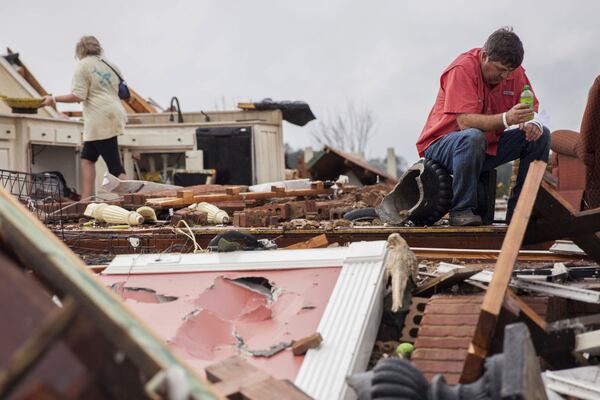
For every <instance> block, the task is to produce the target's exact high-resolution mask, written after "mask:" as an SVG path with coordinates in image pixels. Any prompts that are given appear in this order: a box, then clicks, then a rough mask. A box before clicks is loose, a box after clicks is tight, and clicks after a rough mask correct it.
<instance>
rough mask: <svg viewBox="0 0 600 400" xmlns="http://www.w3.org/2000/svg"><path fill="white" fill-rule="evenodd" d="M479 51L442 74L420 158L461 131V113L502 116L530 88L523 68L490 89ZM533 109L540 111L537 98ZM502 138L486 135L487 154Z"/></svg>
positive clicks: (419, 145) (421, 139)
mask: <svg viewBox="0 0 600 400" xmlns="http://www.w3.org/2000/svg"><path fill="white" fill-rule="evenodd" d="M480 52H481V49H478V48H477V49H472V50H469V51H468V52H466V53H463V54H461V55H459V56H458V58H456V60H454V61H453V62H452V64H450V66H449V67H448V68H446V70H445V71H444V72H443V73H442V76H441V77H440V89H439V91H438V94H437V97H436V99H435V104H434V106H433V108H432V109H431V112H430V113H429V117H428V118H427V122H426V123H425V127H424V128H423V131H422V132H421V135H420V136H419V139H418V141H417V151H418V152H419V155H420V156H421V157H422V156H423V152H424V151H425V149H427V147H429V145H431V143H433V142H435V141H436V140H438V139H440V138H441V137H443V136H445V135H447V134H448V133H450V132H455V131H459V130H460V128H459V126H458V122H457V121H456V116H457V115H458V114H487V115H493V114H500V113H503V112H505V111H508V110H510V109H511V108H512V107H513V106H514V105H515V104H517V103H518V102H519V97H520V95H521V91H522V90H523V86H525V85H529V87H530V88H531V84H530V83H529V79H528V78H527V75H525V69H524V68H523V67H518V68H517V69H515V70H514V71H513V72H512V73H511V74H510V75H509V77H508V78H507V79H505V80H504V81H502V82H500V83H499V84H498V85H496V86H494V87H490V86H488V85H487V84H486V83H485V81H484V80H483V75H482V73H481V61H480V58H479V54H480ZM531 91H533V88H532V89H531ZM534 96H535V92H534ZM534 108H535V110H536V111H537V108H538V100H537V98H535V104H534ZM500 135H502V131H501V130H499V131H496V132H493V131H492V132H485V136H486V138H487V140H488V148H487V153H488V154H491V155H494V154H496V150H497V146H498V138H499V137H500Z"/></svg>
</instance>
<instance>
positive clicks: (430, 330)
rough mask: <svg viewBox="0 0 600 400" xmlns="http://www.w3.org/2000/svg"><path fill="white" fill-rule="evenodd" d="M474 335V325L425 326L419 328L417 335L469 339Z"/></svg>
mask: <svg viewBox="0 0 600 400" xmlns="http://www.w3.org/2000/svg"><path fill="white" fill-rule="evenodd" d="M474 333H475V325H435V326H431V325H426V324H423V325H421V326H420V327H419V335H421V336H432V337H433V336H435V337H469V338H472V337H473V334H474Z"/></svg>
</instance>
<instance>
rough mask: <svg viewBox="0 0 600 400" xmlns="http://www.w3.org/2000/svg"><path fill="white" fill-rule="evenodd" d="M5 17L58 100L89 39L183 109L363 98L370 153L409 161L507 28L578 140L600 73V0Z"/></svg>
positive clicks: (78, 8)
mask: <svg viewBox="0 0 600 400" xmlns="http://www.w3.org/2000/svg"><path fill="white" fill-rule="evenodd" d="M0 15H2V23H1V24H0V46H1V48H0V50H1V52H2V53H4V48H5V47H7V46H8V47H11V48H12V49H13V51H18V52H19V53H21V56H22V60H23V61H24V62H25V63H26V64H27V66H28V67H29V68H30V69H31V71H32V72H33V73H34V74H35V75H36V77H37V78H38V80H39V81H40V82H41V83H42V85H43V86H44V87H45V88H46V90H48V91H50V92H52V93H54V94H64V93H67V92H68V90H69V87H70V81H71V75H72V72H73V69H74V67H75V64H76V60H75V59H74V46H75V43H76V42H77V40H78V39H79V38H80V37H81V36H82V35H86V34H91V35H95V36H96V37H97V38H98V39H99V40H100V42H101V43H102V45H103V47H104V49H105V51H106V56H107V58H109V59H110V60H112V61H113V62H115V63H116V64H117V65H118V66H119V67H120V69H121V70H122V72H123V73H124V75H125V78H126V80H127V81H128V83H129V84H130V85H131V86H132V87H133V88H135V90H137V91H138V92H139V93H140V94H141V95H142V96H145V97H152V98H153V99H155V100H157V101H158V102H159V103H160V104H162V105H167V103H168V101H169V99H170V98H171V96H173V95H176V96H178V97H179V99H180V101H181V107H182V109H183V111H198V110H211V109H214V108H215V105H218V106H219V107H220V108H222V104H223V102H225V104H227V105H229V106H231V105H233V104H234V103H235V102H237V101H248V100H261V99H263V98H265V97H271V98H273V99H276V100H304V101H306V102H308V103H309V105H310V106H311V108H312V110H313V112H314V113H315V115H316V116H317V117H319V116H326V115H327V114H328V113H329V114H335V113H336V110H339V109H342V108H343V107H344V106H345V104H346V103H347V102H348V101H352V102H354V103H355V105H357V106H362V107H368V108H370V109H371V110H372V111H373V114H374V117H375V121H376V133H375V136H374V137H373V139H372V140H371V141H370V143H369V146H368V149H367V155H368V156H370V157H382V156H384V154H385V149H386V148H387V147H389V146H393V147H394V148H395V149H396V152H397V154H400V155H401V156H403V157H404V158H405V159H406V160H407V161H408V162H411V163H412V162H413V161H416V160H417V158H418V156H417V153H416V150H415V145H414V143H415V141H416V139H417V137H418V135H419V133H420V131H421V129H422V126H423V123H424V121H425V118H426V117H427V114H428V113H429V110H430V109H431V106H432V104H433V101H434V98H435V95H436V93H437V90H438V85H439V75H440V73H441V71H442V70H443V69H444V68H445V67H446V66H447V65H448V64H449V63H450V62H451V61H452V60H453V59H454V58H455V57H456V56H457V55H458V54H459V53H461V52H463V51H466V50H468V49H470V48H473V47H480V46H481V45H482V44H483V42H484V41H485V39H486V38H487V36H488V35H489V34H490V33H491V32H492V31H494V30H495V29H497V28H498V27H500V26H503V25H511V26H513V27H514V29H515V32H516V33H517V34H518V35H519V36H520V37H521V39H522V41H523V43H524V47H525V60H524V64H523V65H524V67H525V68H526V70H527V73H528V75H529V78H530V80H531V81H532V84H533V87H534V89H535V90H536V93H537V95H538V97H539V98H540V101H541V105H542V107H543V108H544V109H546V110H547V112H548V113H549V115H550V117H551V122H550V127H551V129H559V128H568V129H574V130H578V129H579V124H580V120H581V115H582V113H583V108H584V105H585V102H586V100H587V91H588V89H589V87H590V85H591V83H592V81H593V80H594V78H595V77H596V76H597V75H598V74H599V73H600V55H599V51H600V50H599V49H600V47H599V46H598V40H599V39H600V24H599V23H598V21H597V19H598V18H597V17H598V15H600V2H598V1H595V0H589V1H572V2H569V1H565V0H550V1H536V2H534V1H523V0H521V1H509V0H505V1H501V2H493V3H492V2H488V1H480V0H479V1H477V0H472V1H471V0H463V1H417V2H415V1H410V2H409V1H400V0H389V1H384V0H380V1H341V0H339V1H338V0H336V1H331V0H317V1H315V0H303V1H293V2H292V1H282V0H272V1H266V0H264V1H263V0H253V1H228V0H214V1H201V0H195V1H175V0H171V1H160V2H159V1H148V0H147V1H139V2H138V1H123V0H121V1H114V0H104V1H102V2H97V1H96V2H88V1H47V0H44V1H41V0H29V1H21V2H16V1H7V0H2V1H1V2H0ZM69 107H71V109H72V108H73V107H72V106H64V107H62V109H63V110H66V109H69ZM313 124H314V122H311V123H309V124H308V125H306V126H305V127H303V128H297V127H294V126H292V125H289V124H287V123H286V124H285V126H284V139H285V141H286V142H287V143H289V144H290V145H291V146H292V147H305V146H309V145H313V146H315V143H314V142H313V139H312V138H311V136H310V131H311V126H312V125H313Z"/></svg>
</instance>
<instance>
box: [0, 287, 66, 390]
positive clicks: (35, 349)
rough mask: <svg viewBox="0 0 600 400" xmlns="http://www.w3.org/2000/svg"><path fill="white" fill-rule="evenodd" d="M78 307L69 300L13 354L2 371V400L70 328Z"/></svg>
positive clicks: (0, 383) (52, 313)
mask: <svg viewBox="0 0 600 400" xmlns="http://www.w3.org/2000/svg"><path fill="white" fill-rule="evenodd" d="M76 311H77V306H76V304H75V302H74V301H73V299H71V298H67V299H66V300H65V301H64V303H63V307H62V308H56V309H54V310H53V311H52V312H51V313H50V316H49V317H48V318H46V320H45V321H44V323H43V324H42V326H41V327H40V328H39V329H38V330H37V332H35V333H34V334H33V335H31V336H29V337H28V338H27V341H26V342H25V343H24V344H23V345H22V346H21V347H20V348H19V349H17V351H16V352H15V353H14V354H13V356H12V358H11V360H10V361H9V363H8V366H7V367H6V368H5V369H4V370H2V371H0V398H5V397H7V396H8V394H9V393H10V391H11V390H12V389H13V388H15V387H16V386H17V384H18V383H19V382H21V380H22V379H23V378H24V377H25V376H26V375H27V372H28V371H29V370H31V368H32V367H33V366H34V365H35V363H36V362H37V361H38V360H40V359H41V358H42V357H43V356H44V354H46V353H47V352H48V350H50V348H51V347H52V345H53V344H54V342H55V341H56V340H57V339H58V338H59V337H60V336H61V335H62V333H63V332H64V331H65V330H66V329H67V328H68V327H69V324H70V323H71V321H73V318H74V316H75V313H76Z"/></svg>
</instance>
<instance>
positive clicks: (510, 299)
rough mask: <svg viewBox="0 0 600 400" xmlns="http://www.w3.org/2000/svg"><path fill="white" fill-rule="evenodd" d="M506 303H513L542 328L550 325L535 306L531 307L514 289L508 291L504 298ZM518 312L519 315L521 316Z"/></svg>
mask: <svg viewBox="0 0 600 400" xmlns="http://www.w3.org/2000/svg"><path fill="white" fill-rule="evenodd" d="M504 301H505V302H506V303H512V305H514V306H515V307H516V308H517V309H518V311H520V313H523V314H524V315H525V316H526V317H527V318H529V319H530V320H531V322H533V323H534V324H536V325H537V326H538V327H539V328H540V329H542V330H546V328H547V327H548V323H547V322H546V321H545V320H544V319H543V318H542V317H540V315H539V314H538V313H536V312H535V311H534V310H533V308H531V307H530V306H529V305H528V304H527V303H525V302H524V301H523V300H521V298H520V297H519V296H517V295H516V294H514V293H513V291H512V290H507V291H506V296H505V298H504ZM509 307H510V305H509ZM520 313H517V316H519V315H518V314H520Z"/></svg>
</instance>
